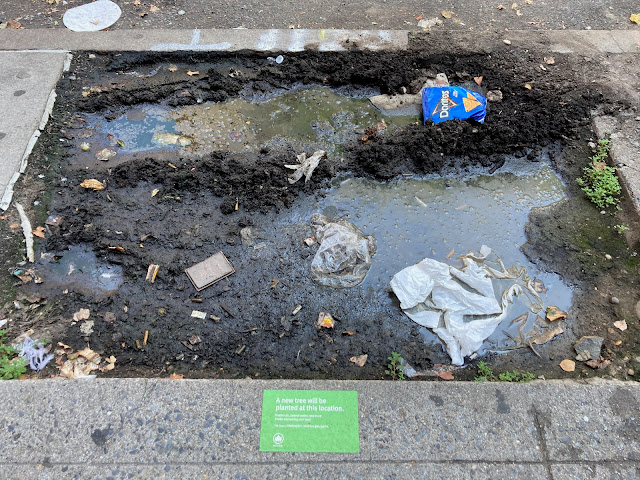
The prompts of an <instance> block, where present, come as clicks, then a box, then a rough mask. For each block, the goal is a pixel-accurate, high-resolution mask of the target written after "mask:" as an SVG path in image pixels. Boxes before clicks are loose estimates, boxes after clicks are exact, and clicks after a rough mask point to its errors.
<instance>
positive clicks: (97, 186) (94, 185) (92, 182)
mask: <svg viewBox="0 0 640 480" xmlns="http://www.w3.org/2000/svg"><path fill="white" fill-rule="evenodd" d="M80 186H81V187H82V188H90V189H91V190H95V191H99V190H104V184H103V183H102V182H100V181H99V180H96V179H95V178H90V179H88V180H85V181H84V182H82V183H81V184H80Z"/></svg>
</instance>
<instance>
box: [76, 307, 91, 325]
mask: <svg viewBox="0 0 640 480" xmlns="http://www.w3.org/2000/svg"><path fill="white" fill-rule="evenodd" d="M90 315H91V312H90V311H89V309H88V308H81V309H80V310H78V311H77V312H76V313H74V314H73V321H74V322H79V321H80V320H87V319H88V318H89V316H90Z"/></svg>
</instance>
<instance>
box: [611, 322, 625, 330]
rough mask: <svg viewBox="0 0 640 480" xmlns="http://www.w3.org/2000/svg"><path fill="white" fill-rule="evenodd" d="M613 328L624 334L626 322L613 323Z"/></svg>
mask: <svg viewBox="0 0 640 480" xmlns="http://www.w3.org/2000/svg"><path fill="white" fill-rule="evenodd" d="M613 326H614V327H616V328H617V329H618V330H621V331H623V332H624V331H625V330H626V329H627V321H626V320H618V321H617V322H613Z"/></svg>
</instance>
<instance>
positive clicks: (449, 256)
mask: <svg viewBox="0 0 640 480" xmlns="http://www.w3.org/2000/svg"><path fill="white" fill-rule="evenodd" d="M454 253H456V249H455V248H454V249H453V250H451V251H450V252H449V255H447V258H451V257H453V254H454Z"/></svg>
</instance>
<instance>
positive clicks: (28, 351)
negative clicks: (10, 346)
mask: <svg viewBox="0 0 640 480" xmlns="http://www.w3.org/2000/svg"><path fill="white" fill-rule="evenodd" d="M18 348H19V350H20V352H19V353H18V356H19V357H20V358H24V359H25V360H27V361H28V362H29V367H30V368H31V370H35V371H36V372H39V371H40V370H42V369H43V368H44V367H46V366H47V364H48V363H49V362H50V361H51V360H52V359H53V358H54V355H53V354H52V353H49V348H47V347H45V346H44V344H43V343H42V342H41V341H39V340H31V338H29V337H28V336H27V337H25V339H24V340H23V342H22V343H21V344H20V345H19V346H18Z"/></svg>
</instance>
